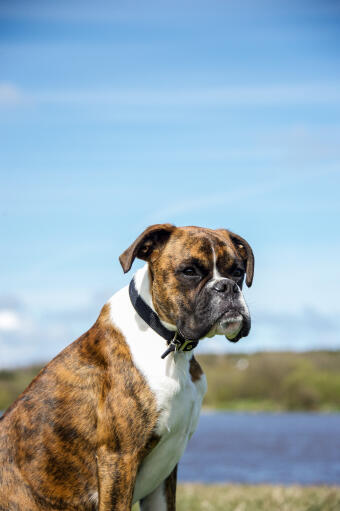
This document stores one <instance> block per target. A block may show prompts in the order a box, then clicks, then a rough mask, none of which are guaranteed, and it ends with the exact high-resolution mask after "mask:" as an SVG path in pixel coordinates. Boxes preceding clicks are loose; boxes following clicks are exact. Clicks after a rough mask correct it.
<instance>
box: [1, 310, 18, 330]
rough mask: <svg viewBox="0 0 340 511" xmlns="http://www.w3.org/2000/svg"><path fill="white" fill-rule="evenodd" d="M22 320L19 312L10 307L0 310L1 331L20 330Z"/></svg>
mask: <svg viewBox="0 0 340 511" xmlns="http://www.w3.org/2000/svg"><path fill="white" fill-rule="evenodd" d="M21 325H22V322H21V318H20V316H19V314H18V313H17V312H15V311H13V310H10V309H3V310H0V331H5V332H10V331H13V330H19V329H20V328H21Z"/></svg>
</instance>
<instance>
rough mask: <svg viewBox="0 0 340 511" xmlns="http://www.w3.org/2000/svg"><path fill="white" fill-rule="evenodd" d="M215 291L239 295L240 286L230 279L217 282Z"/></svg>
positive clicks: (214, 287)
mask: <svg viewBox="0 0 340 511" xmlns="http://www.w3.org/2000/svg"><path fill="white" fill-rule="evenodd" d="M213 289H214V290H215V291H217V292H218V293H237V292H238V285H237V284H235V282H233V281H232V280H230V279H220V280H216V282H214V285H213Z"/></svg>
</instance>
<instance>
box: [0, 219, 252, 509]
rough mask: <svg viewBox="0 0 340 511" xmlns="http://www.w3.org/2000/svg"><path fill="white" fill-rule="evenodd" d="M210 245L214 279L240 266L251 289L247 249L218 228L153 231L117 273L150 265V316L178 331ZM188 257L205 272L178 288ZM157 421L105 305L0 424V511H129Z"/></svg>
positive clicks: (169, 485) (170, 491)
mask: <svg viewBox="0 0 340 511" xmlns="http://www.w3.org/2000/svg"><path fill="white" fill-rule="evenodd" d="M212 246H213V248H214V253H215V255H216V260H217V268H218V270H219V271H220V273H221V274H223V275H224V274H226V275H227V274H228V272H230V271H231V269H232V268H233V265H235V261H236V262H237V261H238V262H239V264H244V265H245V267H246V273H247V280H246V282H247V284H248V285H251V281H252V277H253V270H254V258H253V255H252V251H251V248H250V247H249V245H248V244H247V242H246V241H245V240H243V238H240V237H239V236H237V235H235V234H233V233H230V232H229V231H226V230H224V229H221V230H211V229H203V228H199V227H183V228H176V227H174V226H173V225H170V224H159V225H154V226H151V227H149V228H148V229H146V230H145V231H144V232H143V233H142V234H141V235H140V236H139V237H138V238H137V239H136V241H135V242H134V243H133V244H132V245H131V246H130V247H129V248H128V249H127V250H126V251H125V252H124V253H123V254H122V255H121V257H120V261H121V264H122V267H123V269H124V271H125V272H126V271H128V270H129V269H130V268H131V265H132V263H133V260H134V259H135V257H139V258H141V259H144V260H146V261H148V262H149V271H150V276H151V289H150V292H151V294H152V298H153V303H154V306H155V309H156V311H157V313H158V314H159V316H160V317H161V318H162V319H163V320H165V321H168V322H170V323H174V324H176V321H177V320H178V317H179V316H181V315H182V314H184V316H185V317H187V318H188V321H189V319H190V311H191V307H192V304H193V302H194V300H195V297H197V296H198V295H199V293H200V291H201V289H202V288H203V287H204V285H205V283H206V282H207V280H209V278H211V268H212V266H213V264H212V263H213V261H212V258H213V253H212ZM186 259H187V260H188V262H189V263H188V264H190V261H192V260H195V261H196V262H197V264H200V265H202V267H204V266H205V267H206V271H207V274H206V276H205V278H204V279H203V280H202V282H201V283H200V284H199V286H198V287H195V288H194V287H193V288H190V287H186V286H185V285H184V284H183V283H181V281H180V279H178V278H177V277H176V275H175V269H176V267H178V265H180V263H181V262H183V261H185V260H186ZM242 280H243V278H242V279H241V280H240V281H239V285H240V286H241V285H242ZM245 335H246V334H245ZM189 338H190V337H189ZM189 367H190V369H189V371H190V377H191V379H192V381H193V382H196V381H197V380H199V379H200V378H201V376H202V369H201V367H200V365H199V364H198V362H197V361H196V360H195V358H194V357H192V358H191V361H190V366H189ZM157 419H158V412H157V406H156V400H155V396H154V395H153V393H152V392H151V390H150V388H149V386H148V384H147V382H146V380H145V379H144V377H143V376H142V374H141V373H140V372H139V371H138V369H137V368H136V367H135V365H134V363H133V361H132V358H131V353H130V350H129V347H128V345H127V344H126V342H125V339H124V337H123V335H122V334H121V333H120V332H119V331H118V330H117V329H116V328H115V327H114V326H113V325H112V322H111V320H110V317H109V306H108V305H106V306H104V307H103V309H102V311H101V313H100V316H99V318H98V320H97V321H96V323H95V324H94V325H93V327H92V328H91V329H90V330H89V331H88V332H86V333H85V334H84V335H82V336H81V337H80V338H79V339H78V340H76V341H75V342H74V343H72V344H71V345H70V346H68V347H67V348H66V349H65V350H63V351H62V352H61V353H60V354H59V355H58V356H57V357H56V358H54V359H53V360H52V361H51V362H50V363H49V364H48V365H47V366H46V367H45V368H44V369H42V371H41V372H40V373H39V375H38V376H37V377H36V378H35V379H34V380H33V381H32V383H31V384H30V385H29V386H28V387H27V389H26V390H25V391H24V392H23V393H22V394H21V396H19V398H18V399H17V400H16V401H15V402H14V403H13V405H12V406H11V407H10V408H9V409H8V410H7V411H6V413H5V414H4V415H3V417H2V418H1V420H0V511H43V510H46V511H56V510H64V511H81V510H82V511H96V510H99V511H113V510H115V511H129V510H130V509H131V503H132V496H133V490H134V484H135V479H136V474H137V471H138V467H139V466H140V464H141V462H142V460H143V459H144V457H145V456H146V455H147V454H148V453H149V452H150V451H151V450H152V449H153V448H154V447H155V446H156V444H157V443H158V441H159V440H160V439H159V437H157V436H156V435H155V433H154V432H155V430H156V424H157ZM176 474H177V467H176V468H175V469H174V470H173V471H172V473H171V474H170V475H169V476H168V478H167V479H166V480H165V481H164V485H163V488H164V495H165V500H166V505H167V511H175V501H176ZM97 499H98V500H99V502H98V501H97Z"/></svg>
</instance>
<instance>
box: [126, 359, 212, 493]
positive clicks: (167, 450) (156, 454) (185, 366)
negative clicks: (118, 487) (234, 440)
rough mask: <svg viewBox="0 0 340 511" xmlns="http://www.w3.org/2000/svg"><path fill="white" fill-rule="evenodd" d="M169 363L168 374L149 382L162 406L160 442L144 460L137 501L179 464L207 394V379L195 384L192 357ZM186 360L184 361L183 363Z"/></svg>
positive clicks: (153, 376)
mask: <svg viewBox="0 0 340 511" xmlns="http://www.w3.org/2000/svg"><path fill="white" fill-rule="evenodd" d="M176 358H177V360H175V361H171V360H169V361H168V368H167V369H168V374H163V375H162V374H160V373H158V376H156V375H155V374H154V375H150V376H151V377H149V378H148V380H149V381H148V383H149V385H150V387H151V389H152V390H153V392H154V394H155V396H156V399H157V404H158V410H159V417H158V422H157V428H156V431H155V433H156V435H157V436H159V437H160V440H159V442H158V444H157V445H156V447H155V448H154V449H153V450H152V451H151V452H150V453H149V455H148V456H147V457H146V458H145V460H144V461H143V463H142V465H141V467H140V469H139V472H138V476H137V481H136V486H135V494H134V500H135V501H137V500H139V499H140V498H142V497H143V496H145V495H147V494H149V493H150V492H152V491H153V490H154V489H155V488H157V486H158V485H159V484H160V483H161V482H162V481H163V480H164V479H165V478H166V477H167V476H168V475H169V473H170V472H171V471H172V470H173V468H174V467H175V466H176V464H177V463H178V462H179V460H180V458H181V456H182V455H183V452H184V450H185V448H186V445H187V443H188V440H189V439H190V437H191V435H192V434H193V433H194V431H195V429H196V426H197V423H198V419H199V414H200V409H201V404H202V398H203V395H204V392H205V385H206V383H205V377H204V375H202V377H201V379H200V380H199V381H198V382H193V381H192V379H191V377H190V373H189V362H188V355H187V354H186V355H184V354H178V355H176V356H175V359H176ZM181 358H182V360H181Z"/></svg>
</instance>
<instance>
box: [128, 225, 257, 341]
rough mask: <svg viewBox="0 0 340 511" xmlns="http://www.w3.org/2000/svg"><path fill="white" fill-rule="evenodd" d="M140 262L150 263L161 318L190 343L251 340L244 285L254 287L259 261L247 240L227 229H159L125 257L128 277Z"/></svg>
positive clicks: (151, 231) (141, 239) (140, 240)
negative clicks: (219, 338) (216, 337)
mask: <svg viewBox="0 0 340 511" xmlns="http://www.w3.org/2000/svg"><path fill="white" fill-rule="evenodd" d="M136 257H138V258H139V259H143V260H145V261H147V262H148V263H149V273H150V286H151V289H150V292H151V295H152V301H153V304H154V307H155V310H156V312H157V314H158V315H159V317H160V318H161V319H162V320H163V321H165V322H166V323H169V324H171V325H174V326H176V327H177V329H178V331H179V332H180V333H181V334H182V336H183V337H184V338H185V339H190V340H199V339H202V338H203V337H206V336H209V337H211V336H213V335H216V334H223V335H225V336H226V337H227V338H228V339H229V340H230V341H233V342H237V341H238V340H239V339H240V338H241V337H245V336H246V335H248V333H249V330H250V315H249V311H248V308H247V305H246V303H245V301H244V298H243V294H242V284H243V280H244V277H246V284H247V286H248V287H250V286H251V284H252V280H253V274H254V255H253V252H252V249H251V247H250V246H249V244H248V243H247V242H246V240H244V239H243V238H241V237H240V236H238V235H237V234H234V233H232V232H230V231H228V230H226V229H216V230H213V229H206V228H202V227H192V226H190V227H175V226H174V225H170V224H157V225H152V226H150V227H148V228H147V229H146V230H145V231H144V232H143V233H142V234H141V235H140V236H139V237H138V238H137V239H136V240H135V241H134V243H132V245H131V246H130V247H129V248H128V249H126V250H125V252H123V254H122V255H121V256H120V258H119V260H120V263H121V265H122V267H123V270H124V272H125V273H126V272H127V271H129V270H130V268H131V266H132V263H133V261H134V259H135V258H136Z"/></svg>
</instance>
